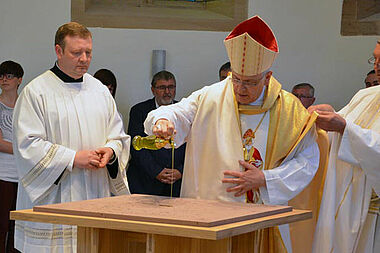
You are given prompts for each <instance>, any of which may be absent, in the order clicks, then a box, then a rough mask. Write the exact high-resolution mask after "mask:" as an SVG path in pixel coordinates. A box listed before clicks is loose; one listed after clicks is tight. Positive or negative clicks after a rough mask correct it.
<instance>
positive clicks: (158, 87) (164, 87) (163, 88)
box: [154, 85, 175, 91]
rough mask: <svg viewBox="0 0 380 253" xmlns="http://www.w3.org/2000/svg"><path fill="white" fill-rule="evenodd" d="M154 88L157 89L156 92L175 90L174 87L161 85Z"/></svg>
mask: <svg viewBox="0 0 380 253" xmlns="http://www.w3.org/2000/svg"><path fill="white" fill-rule="evenodd" d="M154 88H155V89H157V90H160V91H164V90H166V89H168V90H174V89H175V85H168V86H165V85H161V86H155V87H154Z"/></svg>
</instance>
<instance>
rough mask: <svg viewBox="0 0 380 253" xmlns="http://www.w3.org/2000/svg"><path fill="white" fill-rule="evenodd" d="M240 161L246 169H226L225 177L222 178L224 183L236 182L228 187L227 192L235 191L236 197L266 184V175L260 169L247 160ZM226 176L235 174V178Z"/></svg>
mask: <svg viewBox="0 0 380 253" xmlns="http://www.w3.org/2000/svg"><path fill="white" fill-rule="evenodd" d="M239 163H240V165H241V166H242V167H243V168H245V169H246V171H244V172H240V171H233V170H226V171H224V172H223V173H224V176H225V177H224V178H223V179H222V183H227V184H234V185H233V186H231V187H228V188H227V192H235V197H239V196H241V195H243V194H245V193H246V192H247V191H249V190H256V189H258V188H259V187H262V186H264V187H265V186H266V182H265V175H264V173H263V172H262V171H261V170H260V169H258V168H257V167H256V166H254V165H252V164H249V163H248V162H245V161H241V160H240V161H239ZM226 176H233V177H234V178H229V177H226Z"/></svg>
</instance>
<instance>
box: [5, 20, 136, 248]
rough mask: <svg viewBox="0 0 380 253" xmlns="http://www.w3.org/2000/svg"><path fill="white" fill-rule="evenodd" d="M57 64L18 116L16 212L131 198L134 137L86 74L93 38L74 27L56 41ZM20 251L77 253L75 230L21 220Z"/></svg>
mask: <svg viewBox="0 0 380 253" xmlns="http://www.w3.org/2000/svg"><path fill="white" fill-rule="evenodd" d="M55 52H56V55H57V62H56V64H55V65H54V67H53V68H52V69H50V70H48V71H46V72H45V73H43V74H41V75H40V76H38V77H37V78H35V79H34V80H32V81H31V82H30V83H29V84H28V85H26V87H25V88H24V89H23V91H22V93H21V95H20V96H19V99H18V101H17V104H16V106H15V110H14V117H13V145H14V146H13V150H14V155H15V160H16V165H17V170H18V175H19V180H20V182H19V184H18V196H17V209H28V208H33V207H34V206H36V205H44V204H53V203H62V202H70V201H79V200H87V199H94V198H102V197H108V196H110V194H111V192H113V193H114V194H128V193H129V190H128V184H127V181H126V173H125V167H126V163H127V161H128V156H129V142H130V137H129V136H128V135H126V134H125V133H124V128H123V123H122V120H121V119H120V116H119V113H118V112H117V108H116V105H115V101H114V100H113V98H112V95H111V94H110V92H109V91H108V89H107V87H106V86H104V85H103V84H102V83H101V82H100V81H98V80H97V79H95V78H94V77H92V76H91V75H89V74H87V73H86V72H87V69H88V67H89V65H90V62H91V57H92V36H91V33H90V31H89V30H88V29H87V28H86V27H84V26H82V25H80V24H78V23H75V22H71V23H67V24H64V25H62V26H61V27H60V28H59V29H58V30H57V33H56V36H55ZM15 246H16V248H17V249H18V250H20V251H21V252H38V253H41V252H76V227H72V226H67V225H55V224H47V223H34V222H27V221H16V228H15Z"/></svg>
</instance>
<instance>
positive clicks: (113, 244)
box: [11, 195, 312, 253]
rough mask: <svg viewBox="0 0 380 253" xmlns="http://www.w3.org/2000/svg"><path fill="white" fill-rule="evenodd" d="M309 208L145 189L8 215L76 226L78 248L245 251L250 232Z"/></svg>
mask: <svg viewBox="0 0 380 253" xmlns="http://www.w3.org/2000/svg"><path fill="white" fill-rule="evenodd" d="M311 217H312V214H311V212H310V211H306V210H294V209H292V208H291V207H288V206H267V205H254V204H245V203H234V202H221V201H210V200H199V199H186V198H173V199H170V198H167V197H159V196H149V195H125V196H119V197H111V198H103V199H93V200H86V201H78V202H70V203H62V204H55V205H46V206H36V207H34V209H33V210H31V209H28V210H18V211H13V212H11V219H15V220H26V221H34V222H45V223H53V224H66V225H76V226H78V232H77V238H78V245H77V248H78V252H80V253H83V252H149V253H153V252H154V253H161V252H165V253H166V252H207V253H211V252H251V250H250V249H251V247H252V245H253V243H252V237H250V233H251V232H252V231H255V230H257V229H261V228H266V227H272V226H276V225H281V224H287V223H291V222H295V221H301V220H305V219H309V218H311Z"/></svg>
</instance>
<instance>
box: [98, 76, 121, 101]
mask: <svg viewBox="0 0 380 253" xmlns="http://www.w3.org/2000/svg"><path fill="white" fill-rule="evenodd" d="M94 77H95V78H96V79H98V80H99V81H101V82H102V83H103V84H104V85H105V86H107V88H108V89H109V91H110V92H111V94H112V97H113V98H115V96H116V88H117V82H116V77H115V75H114V74H113V73H112V71H111V70H109V69H99V70H98V71H96V72H95V74H94Z"/></svg>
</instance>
